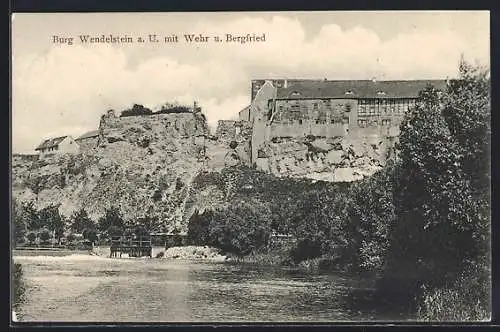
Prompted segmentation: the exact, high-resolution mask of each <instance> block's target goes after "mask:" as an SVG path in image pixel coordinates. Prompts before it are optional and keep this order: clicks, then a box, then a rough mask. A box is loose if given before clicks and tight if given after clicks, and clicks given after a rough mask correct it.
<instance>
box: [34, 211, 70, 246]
mask: <svg viewBox="0 0 500 332" xmlns="http://www.w3.org/2000/svg"><path fill="white" fill-rule="evenodd" d="M38 215H39V220H40V223H41V224H43V227H46V228H47V229H48V230H49V231H51V232H52V234H53V238H55V239H58V240H60V238H61V237H62V235H63V233H64V219H63V217H62V216H61V215H60V214H59V205H54V204H51V205H49V206H47V207H45V208H43V209H42V210H40V211H39V212H38Z"/></svg>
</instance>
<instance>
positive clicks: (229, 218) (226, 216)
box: [208, 202, 271, 255]
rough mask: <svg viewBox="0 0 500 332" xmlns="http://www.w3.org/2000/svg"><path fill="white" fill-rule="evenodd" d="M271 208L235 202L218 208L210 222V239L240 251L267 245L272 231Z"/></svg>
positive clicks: (233, 251)
mask: <svg viewBox="0 0 500 332" xmlns="http://www.w3.org/2000/svg"><path fill="white" fill-rule="evenodd" d="M266 216H269V210H268V209H267V208H266V207H265V206H264V205H260V204H249V203H247V202H235V203H233V204H232V205H230V206H229V207H228V208H227V209H222V208H221V209H217V210H215V211H214V215H213V217H212V219H211V222H210V227H209V232H208V238H209V242H210V243H211V244H212V245H214V246H216V247H218V248H219V249H221V250H223V251H224V252H230V253H234V254H237V255H246V254H249V253H251V252H253V251H255V250H258V249H260V248H262V247H264V246H266V245H267V244H268V242H269V237H270V235H271V227H270V220H269V218H268V217H266Z"/></svg>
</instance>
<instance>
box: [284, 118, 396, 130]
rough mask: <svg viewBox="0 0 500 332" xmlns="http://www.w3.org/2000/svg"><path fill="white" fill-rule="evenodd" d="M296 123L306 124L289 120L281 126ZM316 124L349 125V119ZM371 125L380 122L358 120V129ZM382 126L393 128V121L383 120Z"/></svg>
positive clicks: (320, 121) (317, 121) (324, 121)
mask: <svg viewBox="0 0 500 332" xmlns="http://www.w3.org/2000/svg"><path fill="white" fill-rule="evenodd" d="M295 123H298V124H299V125H301V124H304V120H302V119H299V120H298V121H294V120H288V121H283V122H281V124H288V125H293V124H295ZM315 123H316V124H320V125H321V124H327V123H330V124H347V125H348V124H349V119H348V118H344V119H330V120H329V121H326V120H315ZM370 123H373V124H375V125H378V124H379V122H378V121H377V120H372V121H368V120H367V119H358V127H360V128H366V127H368V125H369V124H370ZM380 125H382V126H384V127H390V126H391V119H382V120H381V121H380Z"/></svg>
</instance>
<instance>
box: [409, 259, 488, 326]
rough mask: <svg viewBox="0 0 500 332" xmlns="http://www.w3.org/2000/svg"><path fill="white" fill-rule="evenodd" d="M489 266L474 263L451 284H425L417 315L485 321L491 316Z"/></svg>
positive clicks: (420, 317)
mask: <svg viewBox="0 0 500 332" xmlns="http://www.w3.org/2000/svg"><path fill="white" fill-rule="evenodd" d="M489 286H490V280H489V271H488V269H484V268H483V269H482V270H481V267H478V266H475V267H471V268H469V269H468V270H466V271H464V272H462V273H461V274H460V275H459V277H458V278H457V280H456V281H455V282H453V283H452V284H451V285H448V286H445V287H441V288H427V287H425V286H424V287H423V297H422V300H421V303H420V305H419V307H418V318H419V319H421V320H426V321H485V320H489V319H490V318H491V314H490V313H491V305H490V288H489Z"/></svg>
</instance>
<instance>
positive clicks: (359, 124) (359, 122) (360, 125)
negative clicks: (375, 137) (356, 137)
mask: <svg viewBox="0 0 500 332" xmlns="http://www.w3.org/2000/svg"><path fill="white" fill-rule="evenodd" d="M366 124H367V121H366V120H365V119H359V120H358V127H360V128H365V127H366Z"/></svg>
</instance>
